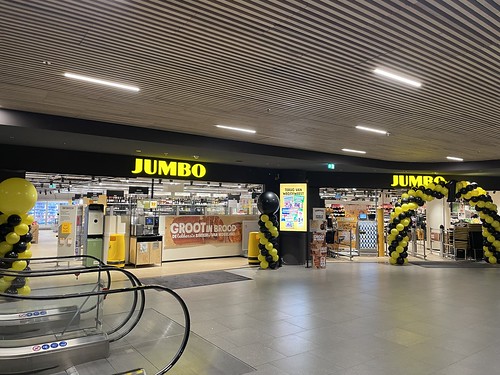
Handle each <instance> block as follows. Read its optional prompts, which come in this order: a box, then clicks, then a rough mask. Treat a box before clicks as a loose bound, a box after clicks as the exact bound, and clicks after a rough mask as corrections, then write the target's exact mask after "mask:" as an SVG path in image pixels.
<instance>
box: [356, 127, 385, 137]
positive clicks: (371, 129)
mask: <svg viewBox="0 0 500 375" xmlns="http://www.w3.org/2000/svg"><path fill="white" fill-rule="evenodd" d="M356 129H359V130H364V131H367V132H372V133H377V134H383V135H389V133H388V132H387V131H385V130H379V129H373V128H369V127H367V126H362V125H356Z"/></svg>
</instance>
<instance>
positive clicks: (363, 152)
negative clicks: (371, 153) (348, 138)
mask: <svg viewBox="0 0 500 375" xmlns="http://www.w3.org/2000/svg"><path fill="white" fill-rule="evenodd" d="M342 151H345V152H354V153H356V154H366V151H359V150H352V149H350V148H343V149H342Z"/></svg>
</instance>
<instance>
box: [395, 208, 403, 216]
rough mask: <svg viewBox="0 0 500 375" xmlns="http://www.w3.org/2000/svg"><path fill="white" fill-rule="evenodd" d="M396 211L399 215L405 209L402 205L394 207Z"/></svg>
mask: <svg viewBox="0 0 500 375" xmlns="http://www.w3.org/2000/svg"><path fill="white" fill-rule="evenodd" d="M394 212H395V213H396V215H399V214H400V213H401V212H403V209H402V208H401V207H396V208H395V209H394Z"/></svg>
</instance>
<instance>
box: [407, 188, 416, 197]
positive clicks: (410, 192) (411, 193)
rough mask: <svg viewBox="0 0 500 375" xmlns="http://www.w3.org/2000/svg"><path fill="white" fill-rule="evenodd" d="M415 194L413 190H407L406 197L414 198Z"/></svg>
mask: <svg viewBox="0 0 500 375" xmlns="http://www.w3.org/2000/svg"><path fill="white" fill-rule="evenodd" d="M415 194H417V192H416V191H415V190H413V189H410V190H408V195H410V196H412V197H414V196H415Z"/></svg>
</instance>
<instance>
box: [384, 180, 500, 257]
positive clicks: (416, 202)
mask: <svg viewBox="0 0 500 375" xmlns="http://www.w3.org/2000/svg"><path fill="white" fill-rule="evenodd" d="M450 189H451V192H450ZM449 195H451V197H452V198H453V199H455V198H457V199H464V200H465V201H466V202H467V203H468V204H469V205H470V206H472V207H475V209H476V211H478V212H479V217H480V219H481V222H482V226H483V228H482V234H483V250H484V255H485V260H486V261H487V262H489V263H497V262H498V261H499V260H500V216H499V215H498V212H497V206H496V205H495V204H493V200H492V198H491V196H490V195H488V193H487V192H486V190H484V189H483V188H481V187H479V186H478V185H477V184H476V183H470V182H468V181H460V182H456V181H450V182H448V184H446V183H445V182H443V181H441V182H439V183H438V184H434V183H430V184H428V185H425V186H419V187H418V188H412V189H409V190H408V192H407V193H404V194H402V195H401V199H400V200H399V201H398V202H397V203H396V204H395V207H394V209H393V210H392V212H391V214H390V221H389V227H388V228H389V230H390V233H389V235H388V237H387V243H388V244H389V255H390V257H389V262H390V263H391V264H398V265H403V264H407V263H408V242H409V240H410V237H409V235H408V233H409V229H410V225H411V217H412V216H415V210H416V209H417V208H418V207H419V206H423V205H424V204H425V202H430V201H432V200H433V199H435V198H437V199H442V198H444V197H445V196H449Z"/></svg>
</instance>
